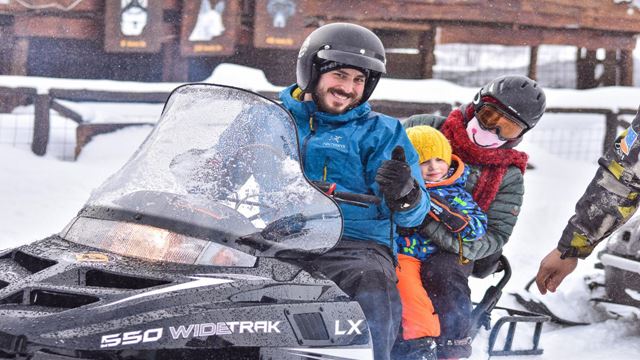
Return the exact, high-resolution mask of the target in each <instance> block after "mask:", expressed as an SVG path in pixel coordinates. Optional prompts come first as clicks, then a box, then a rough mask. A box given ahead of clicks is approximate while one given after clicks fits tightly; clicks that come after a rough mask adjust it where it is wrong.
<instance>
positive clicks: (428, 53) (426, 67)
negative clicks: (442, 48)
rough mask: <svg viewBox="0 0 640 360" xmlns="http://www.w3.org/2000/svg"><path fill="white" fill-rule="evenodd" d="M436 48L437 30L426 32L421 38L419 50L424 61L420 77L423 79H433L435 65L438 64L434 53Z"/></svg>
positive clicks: (421, 65)
mask: <svg viewBox="0 0 640 360" xmlns="http://www.w3.org/2000/svg"><path fill="white" fill-rule="evenodd" d="M435 48H436V37H435V30H434V29H431V30H428V31H425V32H423V33H422V34H421V36H420V43H419V44H418V49H419V50H420V54H421V55H422V59H421V60H422V61H421V64H420V77H422V78H423V79H432V78H433V65H435V63H436V56H435V54H434V53H433V51H434V49H435Z"/></svg>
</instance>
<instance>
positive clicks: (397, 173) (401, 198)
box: [376, 146, 420, 211]
mask: <svg viewBox="0 0 640 360" xmlns="http://www.w3.org/2000/svg"><path fill="white" fill-rule="evenodd" d="M376 182H377V183H378V185H380V191H381V192H382V195H383V196H384V199H385V201H386V202H387V206H389V209H391V210H393V211H407V210H410V209H412V208H414V207H415V206H416V205H418V203H419V202H420V187H419V186H418V183H417V182H416V181H415V179H414V178H413V176H412V175H411V167H410V166H409V164H407V161H406V158H405V156H404V149H403V148H402V147H401V146H396V148H395V149H393V153H392V154H391V160H385V161H384V162H382V165H380V167H379V168H378V172H377V173H376Z"/></svg>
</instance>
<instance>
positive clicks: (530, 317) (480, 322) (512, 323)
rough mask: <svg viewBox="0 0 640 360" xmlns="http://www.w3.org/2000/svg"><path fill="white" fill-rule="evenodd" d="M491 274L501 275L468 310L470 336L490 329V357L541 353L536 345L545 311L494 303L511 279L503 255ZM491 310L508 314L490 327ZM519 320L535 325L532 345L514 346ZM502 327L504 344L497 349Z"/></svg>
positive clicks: (509, 270)
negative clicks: (505, 330)
mask: <svg viewBox="0 0 640 360" xmlns="http://www.w3.org/2000/svg"><path fill="white" fill-rule="evenodd" d="M492 272H493V273H498V272H503V274H502V278H501V279H500V280H499V281H498V283H497V284H496V285H492V286H490V287H489V288H488V289H487V290H486V292H485V294H484V296H483V298H482V300H481V301H480V302H479V303H477V304H475V307H474V309H473V311H472V313H471V317H472V328H471V337H472V338H475V336H476V335H477V334H478V332H479V331H480V328H481V327H484V328H485V330H491V332H490V334H489V349H488V354H489V356H514V355H540V354H542V353H543V349H541V348H540V347H539V345H540V336H541V334H542V325H543V324H544V323H545V322H547V321H549V316H547V315H545V314H544V313H540V312H536V311H522V310H516V309H511V308H506V307H501V306H497V305H496V304H497V303H498V300H500V297H501V295H502V290H503V289H504V287H505V285H506V284H507V282H508V281H509V279H510V278H511V265H510V264H509V261H508V260H507V258H506V257H505V256H504V255H500V258H499V259H498V261H497V263H496V266H495V267H494V268H493V271H492ZM485 276H486V274H480V276H479V277H485ZM494 309H500V310H505V311H506V312H507V314H508V315H507V316H502V317H500V318H499V319H498V320H497V321H496V322H495V323H494V324H493V326H492V325H491V312H492V311H493V310H494ZM521 323H533V324H535V328H534V332H533V338H532V345H531V348H528V349H513V340H514V338H515V336H516V329H517V325H518V324H521ZM504 326H507V334H506V337H505V340H504V345H503V346H502V348H501V349H497V348H496V346H497V344H498V341H497V340H498V336H499V335H500V332H501V330H502V329H503V327H504Z"/></svg>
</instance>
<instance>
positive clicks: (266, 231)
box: [0, 84, 373, 360]
mask: <svg viewBox="0 0 640 360" xmlns="http://www.w3.org/2000/svg"><path fill="white" fill-rule="evenodd" d="M296 134H297V133H296V130H295V125H294V123H293V120H292V119H291V117H290V115H289V114H288V113H287V112H286V111H285V110H284V109H283V108H282V107H280V106H279V105H277V104H276V103H274V102H272V101H270V100H268V99H265V98H263V97H261V96H259V95H256V94H254V93H251V92H247V91H244V90H240V89H235V88H230V87H224V86H217V85H206V84H192V85H186V86H182V87H179V88H178V89H176V90H175V91H174V92H173V93H172V94H171V96H170V97H169V99H168V101H167V104H166V105H165V108H164V110H163V113H162V116H161V118H160V120H159V122H158V124H157V125H156V127H155V128H154V130H153V131H152V132H151V134H150V135H149V137H148V138H147V139H146V140H145V142H144V143H143V144H142V145H141V147H140V149H139V150H138V151H137V152H136V153H135V154H134V155H133V157H132V158H131V159H130V160H129V161H128V162H127V163H126V164H125V165H124V166H123V168H122V169H121V170H119V171H118V172H117V173H116V174H114V175H113V176H111V177H110V178H109V179H108V180H107V181H106V182H105V183H104V184H103V185H102V186H101V187H100V188H98V189H96V190H95V191H94V192H93V194H92V195H91V198H90V199H89V201H88V202H87V204H86V205H85V207H84V208H83V209H82V210H81V211H80V212H79V213H78V215H77V216H76V217H75V218H74V219H72V221H71V222H70V223H69V225H68V226H67V227H66V228H65V229H64V230H62V231H61V232H60V233H59V234H57V235H54V236H51V237H49V238H46V239H44V240H41V241H37V242H34V243H31V244H28V245H24V246H21V247H19V248H16V249H11V250H6V251H4V252H0V358H5V359H34V360H35V359H52V360H54V359H55V360H62V359H258V358H260V359H308V358H313V359H318V358H330V359H370V358H372V357H373V353H372V346H371V338H370V335H369V330H368V327H367V323H366V320H365V317H364V315H363V313H362V310H361V309H360V307H359V305H358V304H357V303H356V302H354V301H351V300H350V299H349V297H348V296H346V295H345V294H344V293H343V292H342V291H341V290H340V289H339V288H338V287H337V286H336V285H335V284H334V283H333V282H331V281H329V280H326V279H324V278H323V277H322V276H320V275H318V274H315V273H312V271H311V270H308V271H307V270H304V269H306V267H305V265H306V264H307V260H309V259H312V258H313V257H314V256H318V255H321V254H323V253H324V252H326V251H328V250H329V249H331V248H332V247H333V246H334V245H335V244H336V243H337V241H338V240H339V239H340V236H341V234H342V217H341V212H340V208H339V206H338V205H337V204H336V202H335V201H334V199H332V198H331V197H329V196H327V195H326V194H325V193H323V192H322V191H320V190H319V189H318V188H316V187H314V186H313V185H312V184H311V183H310V182H309V181H308V179H306V178H305V177H304V175H303V173H302V169H301V165H300V157H299V153H298V144H297V135H296ZM352 195H353V194H352ZM357 200H358V198H357V197H356V200H353V198H352V200H349V201H350V202H351V203H355V204H356V205H358V201H357ZM365 200H366V198H365ZM360 205H362V204H360Z"/></svg>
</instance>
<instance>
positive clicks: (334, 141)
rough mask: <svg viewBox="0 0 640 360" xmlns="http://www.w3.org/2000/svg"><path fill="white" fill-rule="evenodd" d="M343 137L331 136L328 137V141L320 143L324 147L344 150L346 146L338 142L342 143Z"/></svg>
mask: <svg viewBox="0 0 640 360" xmlns="http://www.w3.org/2000/svg"><path fill="white" fill-rule="evenodd" d="M343 138H344V137H343V136H340V135H332V136H330V137H329V139H328V140H329V141H325V142H323V143H322V146H326V147H332V148H336V149H342V150H344V149H346V148H347V146H346V145H345V144H341V143H340V142H341V141H342V139H343Z"/></svg>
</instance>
